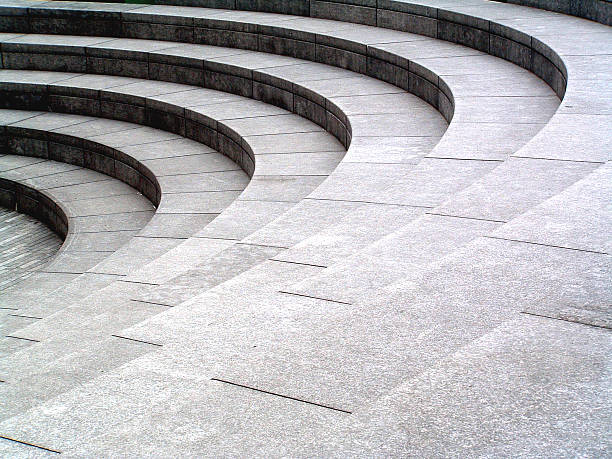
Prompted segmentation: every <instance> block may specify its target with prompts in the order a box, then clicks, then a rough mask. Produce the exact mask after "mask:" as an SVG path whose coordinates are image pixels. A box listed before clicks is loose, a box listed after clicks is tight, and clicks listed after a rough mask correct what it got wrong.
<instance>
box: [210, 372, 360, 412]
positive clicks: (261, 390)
mask: <svg viewBox="0 0 612 459" xmlns="http://www.w3.org/2000/svg"><path fill="white" fill-rule="evenodd" d="M210 380H211V381H217V382H221V383H224V384H229V385H231V386H236V387H242V388H244V389H249V390H254V391H256V392H261V393H262V394H268V395H274V396H275V397H281V398H286V399H289V400H295V401H296V402H302V403H307V404H308V405H314V406H320V407H321V408H327V409H328V410H333V411H340V412H341V413H346V414H351V411H347V410H343V409H341V408H335V407H333V406H329V405H323V404H321V403H316V402H310V401H308V400H303V399H301V398H296V397H291V396H289V395H283V394H277V393H275V392H270V391H267V390H263V389H257V388H256V387H251V386H245V385H244V384H238V383H235V382H232V381H226V380H224V379H219V378H210Z"/></svg>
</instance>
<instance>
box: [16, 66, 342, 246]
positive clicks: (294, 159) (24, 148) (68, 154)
mask: <svg viewBox="0 0 612 459" xmlns="http://www.w3.org/2000/svg"><path fill="white" fill-rule="evenodd" d="M32 73H33V74H35V73H36V72H32ZM30 76H32V75H30ZM46 77H49V75H48V74H46ZM55 78H57V79H62V76H61V74H58V76H57V77H55ZM43 80H44V78H43ZM120 82H121V83H124V84H126V85H128V87H129V84H130V83H137V82H141V83H142V80H135V79H130V78H125V79H122V81H120ZM114 83H118V81H117V79H115V80H114ZM58 84H60V83H58ZM164 84H166V85H167V86H168V88H167V89H169V90H170V91H177V92H180V90H189V89H191V90H193V89H194V88H192V87H189V86H183V85H173V84H170V83H163V84H162V85H160V86H163V85H164ZM16 86H17V87H18V88H21V84H20V83H17V84H16ZM94 86H95V85H94ZM37 88H38V89H39V90H40V91H36V92H38V95H40V93H41V92H43V93H44V91H45V90H46V88H47V86H46V85H45V84H42V83H41V84H39V85H38V86H37ZM63 89H64V92H63V94H64V96H66V93H68V94H72V93H71V92H70V91H75V92H76V93H78V95H82V94H83V92H87V91H86V89H85V88H83V87H80V88H78V87H77V88H74V87H69V86H65V87H63ZM158 89H159V88H158ZM98 92H99V91H97V90H93V89H92V90H90V93H91V94H98ZM160 92H161V93H165V91H164V90H163V89H160ZM14 94H17V100H19V104H17V105H21V108H24V107H23V105H24V103H25V105H26V106H28V107H29V106H30V105H29V103H28V101H29V100H30V99H29V96H28V95H27V93H26V95H25V96H24V99H21V98H20V97H19V94H20V92H19V91H16V92H15V93H14ZM114 94H115V95H118V96H121V97H125V98H128V99H130V100H133V99H136V100H139V101H141V102H142V104H145V102H146V104H147V106H148V105H149V104H154V103H155V102H158V101H156V100H154V96H153V97H152V98H146V97H137V96H134V95H131V94H130V93H129V91H128V92H127V93H125V94H123V93H121V89H120V88H118V89H116V90H115V91H114ZM199 95H200V96H202V94H201V90H200V94H199ZM206 95H210V96H211V97H213V96H214V95H216V96H217V97H219V96H221V98H222V99H223V98H227V95H224V93H219V92H218V91H209V92H206V93H205V94H204V95H203V96H206ZM66 98H67V99H70V96H66ZM12 100H13V99H12V98H11V97H7V98H6V99H5V101H6V102H7V104H9V105H11V104H10V102H11V101H12ZM121 100H122V99H121ZM236 100H237V101H238V103H239V102H240V100H242V98H240V97H237V98H236ZM116 101H117V100H115V102H116ZM201 102H205V100H202V101H201ZM96 103H97V102H96V101H95V100H94V101H92V100H86V103H84V104H69V105H70V107H72V108H74V107H76V109H74V110H69V111H71V112H72V113H74V112H76V113H79V108H80V107H83V106H85V107H87V106H91V105H92V104H96ZM257 104H261V105H262V106H263V107H262V108H265V104H264V103H263V102H257ZM161 105H162V106H163V107H164V110H168V112H164V113H167V114H169V115H170V116H174V115H176V113H181V114H182V113H183V111H184V109H183V108H182V107H180V106H178V105H173V104H164V103H161ZM35 106H36V107H37V108H39V109H40V108H43V109H45V108H47V109H48V107H46V106H45V105H44V104H43V105H40V104H39V105H36V104H35ZM126 106H127V109H128V110H132V109H134V110H136V109H139V108H141V109H142V107H131V106H129V104H127V105H125V104H124V106H123V109H126ZM204 107H206V105H204ZM247 108H248V107H247ZM250 108H251V109H252V110H253V109H255V110H257V109H258V108H259V107H257V106H255V107H252V106H251V107H250ZM265 111H266V110H264V112H265ZM279 111H280V112H281V113H282V110H278V109H277V110H275V111H274V113H275V114H278V112H279ZM122 113H123V112H122ZM148 115H151V113H150V112H149V113H148ZM157 116H159V114H158V115H157ZM162 116H163V115H162ZM176 116H178V115H176ZM203 117H204V118H206V120H207V124H211V123H212V124H213V125H214V126H215V127H218V128H219V130H221V129H223V133H219V132H218V131H216V130H213V129H210V128H209V129H208V131H209V132H213V133H214V135H207V136H205V137H206V139H204V143H210V144H211V145H215V146H216V147H217V148H218V149H220V150H221V151H224V152H226V154H227V153H228V152H229V154H227V155H228V156H230V157H232V158H233V159H235V160H236V161H237V162H240V159H241V158H245V154H247V155H248V154H253V153H252V152H253V150H252V149H251V148H250V146H249V145H248V141H247V140H245V139H243V137H242V135H241V134H240V133H239V132H237V131H235V130H233V129H232V128H230V127H229V126H227V125H226V124H224V123H223V122H219V123H217V120H215V119H214V117H207V116H203ZM147 118H148V119H151V118H153V117H152V116H148V117H147ZM180 120H181V121H182V122H183V123H184V119H183V118H180ZM276 121H277V123H278V122H281V125H282V122H283V120H282V119H276ZM231 122H232V120H231V119H230V120H228V123H231ZM306 123H307V122H306ZM26 124H27V122H26ZM174 125H175V124H173V126H174ZM289 127H290V129H289V130H288V132H293V130H296V127H295V126H289ZM205 129H206V128H205V127H201V126H195V127H194V131H196V132H197V131H203V130H205ZM317 129H318V130H320V131H323V130H322V129H320V128H318V127H317ZM281 130H282V129H281ZM298 131H301V130H298ZM306 131H312V132H311V134H316V132H315V130H309V129H306ZM181 132H182V131H181ZM224 134H227V136H231V137H232V138H233V139H234V140H235V142H234V141H233V140H230V139H229V137H226V136H225V135H224ZM250 134H252V132H251V133H250ZM245 135H247V134H245ZM288 135H294V136H297V137H298V138H299V136H301V135H302V136H308V135H309V132H305V133H303V134H300V132H297V133H296V134H288ZM219 137H221V139H222V140H221V141H219V142H217V139H218V138H219ZM330 138H333V137H331V136H330ZM211 139H212V141H211ZM110 140H111V142H112V139H110ZM198 140H200V141H201V140H202V139H200V138H199V139H198ZM294 140H295V139H294ZM5 142H6V144H7V151H8V152H10V153H13V154H15V153H16V154H25V155H35V156H39V157H40V156H42V157H47V156H49V157H50V158H52V159H55V160H62V161H66V162H69V163H73V164H78V165H85V166H88V167H91V168H93V169H96V170H101V171H102V172H105V173H108V174H111V175H112V174H113V173H114V171H115V170H118V171H122V170H123V169H124V167H121V168H120V167H115V166H114V165H113V164H112V163H110V164H109V162H108V161H104V160H96V161H93V160H91V159H89V160H88V161H86V160H87V157H85V160H84V159H83V155H79V153H78V151H79V150H81V149H83V147H89V148H92V149H94V150H96V153H98V152H97V149H100V148H101V149H102V152H101V154H102V156H103V157H105V156H106V155H108V148H109V146H108V145H104V146H102V147H100V146H98V145H97V143H96V142H92V141H89V140H88V139H79V138H76V137H73V136H66V135H64V134H60V133H57V132H46V131H42V130H40V129H29V128H26V127H22V126H7V127H6V128H5ZM321 142H323V139H319V141H318V143H320V144H321ZM239 143H242V144H244V145H245V146H247V148H249V150H248V153H245V151H244V150H239V148H240V146H239ZM91 145H93V146H91ZM228 145H231V149H230V148H228V147H227V146H228ZM322 145H323V144H321V145H320V146H319V148H320V149H322V150H324V151H326V152H328V153H327V156H330V155H332V154H333V155H336V156H338V159H340V158H341V156H342V155H343V153H344V149H343V147H342V146H341V145H340V144H334V145H328V144H326V145H325V147H323V146H322ZM169 147H171V145H169ZM75 149H76V151H75ZM290 150H291V149H290ZM110 151H111V152H112V155H113V156H114V157H118V158H119V160H125V159H126V158H127V160H128V161H129V166H128V167H130V166H134V167H135V168H138V167H139V162H138V161H137V160H135V159H134V158H132V157H131V156H130V155H126V154H125V153H124V152H122V151H121V149H120V148H119V149H116V148H112V147H110ZM308 151H310V150H308ZM279 152H280V153H291V152H292V151H285V150H282V151H280V150H279ZM236 153H237V154H236ZM174 154H179V155H180V154H181V153H180V152H175V153H174ZM246 157H247V158H248V156H246ZM298 157H299V155H295V154H294V155H291V154H283V163H284V164H285V165H287V166H288V167H289V169H290V171H288V172H287V173H288V174H289V175H294V176H295V175H304V174H306V175H311V174H310V173H307V172H308V171H306V170H304V168H306V169H308V170H309V171H312V172H311V173H315V169H316V167H315V166H310V165H309V164H307V163H305V162H304V161H299V160H298ZM327 162H329V161H327ZM243 164H244V162H243ZM248 164H251V168H252V165H253V161H251V162H250V163H248ZM321 167H323V168H324V169H325V171H324V172H325V174H328V173H329V172H331V169H330V167H331V166H329V167H328V166H325V165H322V166H321ZM300 171H302V172H300ZM260 172H261V175H269V174H273V173H274V172H273V171H271V170H270V168H266V167H261V168H260ZM145 173H147V176H145V179H147V177H151V178H153V179H155V172H153V173H151V172H150V171H149V170H148V169H146V168H145ZM121 178H122V179H124V180H126V178H125V177H123V174H122V176H121ZM128 178H129V177H128ZM128 182H130V183H131V184H137V183H140V182H142V180H140V181H139V182H137V183H134V180H128ZM144 183H147V182H144ZM155 183H156V184H157V181H156V182H155ZM287 186H289V185H287ZM277 188H278V187H277ZM302 188H304V187H302ZM147 189H148V190H151V187H150V186H149V187H145V188H144V191H146V190H147ZM305 190H306V192H309V190H308V187H307V186H306V188H305ZM154 191H155V192H153V190H151V192H150V193H149V196H150V197H151V199H152V200H153V201H154V202H155V203H159V201H160V199H161V200H162V204H163V189H160V188H156V189H155V190H154ZM276 191H277V193H279V195H280V191H279V190H276ZM290 191H291V190H287V192H290ZM302 192H304V190H302ZM295 194H296V193H293V195H295ZM298 194H299V193H298ZM169 210H170V211H171V209H167V208H166V209H165V211H166V212H167V211H169ZM200 229H201V228H200ZM148 235H149V236H150V234H148ZM159 236H160V237H163V236H164V234H161V233H160V234H159Z"/></svg>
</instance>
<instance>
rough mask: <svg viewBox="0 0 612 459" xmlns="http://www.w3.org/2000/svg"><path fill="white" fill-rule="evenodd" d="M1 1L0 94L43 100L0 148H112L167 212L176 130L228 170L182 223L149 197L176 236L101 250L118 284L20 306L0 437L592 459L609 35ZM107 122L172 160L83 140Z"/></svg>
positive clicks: (205, 451) (83, 449) (435, 18)
mask: <svg viewBox="0 0 612 459" xmlns="http://www.w3.org/2000/svg"><path fill="white" fill-rule="evenodd" d="M172 1H173V0H168V1H166V0H164V3H169V2H172ZM186 1H189V0H186ZM517 1H522V0H517ZM1 3H2V5H3V6H0V28H1V30H2V31H4V32H5V33H3V34H2V36H0V52H1V53H2V66H3V68H4V69H3V70H0V103H1V104H2V107H4V108H6V109H13V110H14V109H20V110H32V111H33V110H39V111H52V112H63V113H47V114H44V115H39V116H37V117H34V118H31V119H30V120H27V119H26V120H24V121H22V122H19V123H15V122H12V124H11V123H7V124H9V125H8V126H7V127H6V128H5V130H4V131H3V133H4V135H5V137H6V136H8V141H7V143H6V144H4V145H6V146H5V147H4V148H5V151H7V152H10V153H11V154H24V153H25V154H27V153H26V152H27V151H28V149H29V150H30V151H33V150H32V149H33V148H34V150H36V148H39V149H40V148H43V147H41V145H42V144H41V143H40V140H42V141H43V144H44V142H46V145H47V147H46V148H47V150H45V151H47V152H50V151H52V150H53V149H52V148H50V145H51V143H52V142H54V141H55V139H56V138H58V137H57V136H58V135H61V136H73V137H78V138H81V140H79V145H82V144H83V142H92V141H94V142H100V141H102V140H104V142H107V143H108V147H109V148H111V147H112V148H114V149H115V150H117V151H122V152H124V153H125V154H126V155H132V156H134V157H135V158H136V159H138V160H139V161H140V162H141V163H142V164H144V165H146V166H147V169H148V170H150V171H151V173H152V174H153V176H154V177H156V179H157V183H158V185H159V187H160V188H161V192H157V191H156V192H155V193H151V192H149V194H148V196H150V197H151V198H152V200H153V202H156V203H157V202H160V205H159V207H158V209H157V214H160V216H161V214H163V213H164V212H163V209H164V206H166V205H168V206H173V205H174V206H179V207H180V206H184V205H187V204H186V203H190V202H191V201H189V200H188V199H185V198H184V197H183V198H181V199H178V200H173V199H172V198H171V196H172V195H173V193H172V192H169V193H163V191H164V187H170V188H172V187H173V186H177V184H176V183H175V182H174V181H168V180H166V179H164V172H167V171H168V168H169V169H171V170H174V168H176V167H178V168H185V169H181V171H183V172H184V173H185V175H187V173H188V171H189V168H192V167H193V165H192V164H191V163H189V160H188V159H187V158H189V157H190V156H189V155H188V154H185V153H186V152H187V151H189V148H191V147H190V145H192V146H193V145H197V148H198V149H199V148H208V147H204V146H202V143H204V144H207V145H209V146H210V147H212V148H213V149H215V150H216V151H218V152H219V153H220V154H224V155H226V156H228V157H229V159H228V158H223V160H225V161H227V162H228V164H229V163H231V164H232V165H234V168H233V169H232V170H231V171H230V173H232V174H241V177H242V179H241V180H242V181H241V182H240V183H242V186H243V187H246V188H245V189H244V191H243V192H242V193H239V192H238V193H237V194H239V195H237V196H234V195H232V196H231V199H230V200H228V201H223V200H221V201H214V202H213V201H212V200H205V201H202V205H213V206H219V205H221V206H222V207H224V209H222V211H221V210H220V213H219V215H217V216H216V217H215V218H214V219H213V220H212V221H209V222H201V221H198V222H194V223H193V224H186V225H185V227H186V228H188V230H186V231H182V230H181V231H180V235H178V236H172V237H170V236H169V234H172V232H173V231H175V229H176V228H182V227H183V225H182V224H175V223H176V222H174V221H173V220H165V221H163V222H157V224H155V223H154V222H155V219H156V218H157V217H158V215H157V214H156V215H155V217H154V218H153V219H152V220H151V223H150V224H149V225H147V226H151V225H152V226H151V227H152V228H154V230H155V234H156V235H157V236H160V240H163V239H168V240H170V239H172V240H173V241H174V242H171V243H170V245H168V246H163V247H162V246H161V245H159V246H158V245H157V244H156V243H155V242H154V238H153V237H151V234H150V233H149V234H148V236H149V237H150V239H151V245H150V247H151V248H154V249H155V253H151V256H150V257H148V258H146V260H145V259H144V258H142V257H143V254H144V253H146V250H142V249H139V248H137V247H131V249H130V250H131V251H130V252H125V251H122V250H123V248H121V249H119V250H118V251H117V252H115V254H114V255H113V257H114V258H113V257H110V258H113V260H112V263H111V265H108V266H111V268H113V267H114V268H113V269H115V268H117V269H121V270H122V271H121V274H123V275H122V277H121V279H119V280H117V279H113V281H110V280H109V281H107V280H104V281H100V283H99V284H95V285H94V284H93V283H91V284H83V282H84V277H83V276H80V277H79V278H78V279H74V280H70V279H69V282H67V283H66V284H65V285H61V284H62V282H61V281H60V280H55V281H49V282H50V283H53V282H55V284H54V286H51V284H49V285H50V286H49V288H48V290H45V291H48V292H50V294H49V295H45V296H44V298H42V297H41V296H40V295H38V296H36V301H32V298H34V297H32V296H28V295H30V294H31V293H28V292H27V289H26V291H24V292H20V294H19V295H13V296H11V297H10V299H11V301H20V303H19V311H18V312H19V314H21V315H30V316H32V317H34V316H36V317H41V319H39V320H36V321H35V323H31V324H29V325H27V326H24V327H21V328H19V329H16V330H15V331H14V334H15V336H18V337H20V338H25V339H24V340H23V342H24V343H27V346H24V347H22V348H21V349H11V350H9V352H7V353H6V358H4V359H3V360H2V361H1V362H0V379H1V380H3V381H4V382H3V383H0V398H2V399H3V400H7V403H4V404H0V405H1V407H0V410H2V411H1V412H0V416H1V417H2V420H1V421H0V437H1V438H0V452H1V453H2V454H5V455H7V456H23V457H29V456H31V455H36V454H40V455H42V454H47V453H48V454H50V455H53V454H57V453H58V452H61V453H65V454H68V455H71V456H78V457H101V456H102V457H104V456H108V455H116V456H141V457H151V456H155V457H174V456H176V455H181V456H186V457H201V456H213V455H214V456H219V455H222V456H244V455H249V456H266V457H270V456H272V457H276V456H308V457H312V456H319V457H320V456H324V457H336V456H341V457H346V456H356V457H360V456H416V457H438V456H444V457H448V456H453V457H465V456H485V457H490V456H530V457H531V456H569V455H571V456H606V455H609V452H610V451H611V450H612V445H610V442H609V441H607V438H608V437H609V435H608V430H609V419H610V415H612V413H611V412H610V403H609V402H610V399H609V396H608V395H607V394H608V392H609V391H608V387H609V386H610V375H609V372H608V371H607V370H606V368H607V366H609V355H610V354H611V353H612V340H610V328H611V327H612V322H611V319H610V317H611V315H610V310H609V305H610V304H612V290H611V289H610V274H611V272H612V260H611V257H610V250H611V248H612V246H611V245H610V238H609V234H610V228H612V211H611V210H610V204H609V196H610V194H611V192H612V189H611V186H612V173H611V172H612V169H611V168H610V152H611V151H612V148H611V144H610V137H609V134H608V132H609V131H610V126H611V125H612V119H611V116H612V113H611V111H610V98H609V97H607V95H609V94H608V93H609V86H610V81H611V80H610V75H609V67H610V62H611V60H610V47H611V45H612V33H611V32H610V29H609V28H608V27H606V26H605V25H603V24H598V23H594V22H590V21H586V20H584V19H579V18H576V17H569V16H564V15H561V14H557V13H552V12H550V11H544V10H538V9H534V8H527V7H522V6H517V5H512V4H505V3H497V2H491V1H488V0H467V1H462V0H415V1H395V0H389V1H386V0H385V1H382V0H378V1H374V0H338V1H336V0H328V1H319V0H310V1H308V0H283V1H263V0H261V1H243V0H204V1H203V2H198V6H208V7H215V8H201V7H195V8H191V7H179V6H167V5H158V6H148V5H134V4H129V5H128V4H101V3H89V4H83V3H72V2H71V3H61V2H47V3H40V2H18V3H16V2H12V1H11V0H3V1H2V2H1ZM548 3H550V2H540V1H539V0H534V1H533V2H530V4H538V5H543V6H548ZM561 3H563V5H558V7H562V8H566V11H569V12H571V13H573V14H576V15H583V16H587V17H591V18H594V19H597V20H598V21H600V22H601V23H609V22H610V15H609V12H608V10H609V5H607V4H600V3H598V2H596V1H588V2H573V1H572V2H561ZM222 8H225V9H222ZM242 10H250V11H242ZM253 10H257V11H253ZM278 13H282V14H278ZM33 32H35V33H33ZM68 72H71V73H68ZM186 85H187V86H186ZM409 93H411V94H409ZM200 97H201V98H202V100H207V101H208V102H206V103H203V104H201V103H200V102H201V101H200V99H199V98H200ZM560 100H561V102H560V103H559V101H560ZM428 104H429V105H428ZM5 112H6V113H7V114H8V113H9V111H8V110H6V111H5ZM10 113H15V112H10ZM35 113H39V112H35ZM7 116H8V115H7ZM75 116H78V117H86V116H93V117H96V118H95V119H89V121H87V122H83V123H81V124H79V125H75V126H76V128H71V126H66V127H64V128H59V129H57V128H53V129H50V128H49V126H48V125H47V126H46V127H44V126H41V125H38V126H37V124H36V123H37V122H36V120H37V118H39V120H42V119H43V117H47V120H48V123H49V122H51V121H52V120H53V119H64V120H65V119H67V117H75ZM62 117H63V118H62ZM101 118H105V119H101ZM126 121H130V122H136V123H138V124H140V125H142V126H144V127H136V128H135V129H133V130H132V131H133V132H134V133H136V132H137V131H138V132H144V131H147V132H152V131H153V130H154V131H155V132H158V133H159V135H160V136H170V137H169V138H168V140H167V141H165V142H159V143H160V144H161V143H164V146H165V144H170V143H171V142H176V143H177V145H178V146H177V148H176V150H173V155H174V156H173V157H175V158H176V161H175V162H173V163H172V165H168V164H162V163H161V162H159V163H155V161H158V160H159V159H161V158H159V156H157V157H156V158H151V157H149V156H147V155H151V154H153V155H158V154H163V153H162V150H161V149H160V150H153V151H152V150H151V149H150V148H149V147H148V146H147V145H150V144H148V143H143V142H142V141H140V142H139V145H132V144H131V143H130V142H132V141H133V139H131V138H127V139H126V138H125V137H121V136H120V135H119V134H117V133H114V132H109V133H107V134H105V135H98V136H94V137H93V139H94V140H92V138H90V136H88V135H87V132H88V131H87V130H86V127H87V126H88V125H89V126H102V125H105V126H109V125H110V124H112V123H125V122H126ZM447 122H448V125H447ZM88 123H89V124H88ZM21 124H23V125H22V126H21ZM78 126H81V127H82V128H81V127H78ZM77 129H78V131H79V132H75V130H77ZM149 130H150V131H149ZM41 132H42V133H43V134H41ZM128 132H129V131H128ZM24 133H25V134H24ZM41 136H42V138H41ZM174 136H176V137H174ZM96 138H97V140H95V139H96ZM104 142H102V143H104ZM160 148H161V147H160ZM194 148H196V147H195V146H194ZM181 152H183V154H181ZM219 153H212V152H211V153H209V154H210V155H213V154H214V155H218V156H219V157H221V156H220V155H219ZM345 153H346V154H345ZM114 155H115V156H116V155H117V153H114ZM139 155H144V157H141V156H139ZM5 158H6V157H5ZM58 158H59V156H58ZM145 158H147V159H145ZM61 159H63V160H64V161H67V162H69V163H70V162H71V156H70V155H69V154H64V155H63V156H62V157H61ZM232 159H233V160H234V161H235V162H233V161H231V160H232ZM0 160H2V158H0ZM20 160H22V161H23V160H31V158H23V157H21V158H20ZM88 164H90V165H91V164H95V163H93V162H91V161H90V162H89V163H88ZM236 164H239V165H240V168H241V169H242V170H239V166H237V165H236ZM83 165H84V164H83ZM154 165H156V166H157V167H154ZM243 171H245V172H246V173H247V174H248V175H249V176H252V177H251V179H250V181H248V184H247V177H246V175H244V174H243ZM147 177H148V176H147ZM151 182H152V183H153V181H152V180H151ZM225 183H229V182H225ZM183 185H184V186H189V187H195V188H194V190H195V189H198V190H200V191H203V190H202V189H201V188H199V187H200V186H201V183H200V182H199V180H198V181H191V182H189V183H187V182H185V183H184V184H183ZM183 185H181V186H183ZM209 185H210V186H217V185H215V184H213V183H212V182H206V185H205V188H206V191H210V188H207V187H208V186H209ZM141 189H142V190H143V192H145V191H146V189H145V188H141ZM215 190H217V189H216V188H215ZM178 193H179V194H185V195H186V194H187V192H186V190H184V189H181V191H180V192H178ZM234 193H236V192H234ZM167 198H170V199H168V200H167V201H164V200H165V199H167ZM156 199H157V200H156ZM160 200H161V201H160ZM198 202H199V201H198ZM204 203H205V204H204ZM189 205H191V204H189ZM190 209H191V208H190ZM215 213H217V212H215ZM143 231H144V232H143V233H142V234H147V233H146V230H143ZM134 239H136V238H134ZM128 246H129V244H128ZM126 255H127V256H126ZM110 258H109V259H110ZM113 263H114V264H113ZM124 263H127V264H124ZM128 265H129V268H127V267H126V266H128ZM100 266H103V264H101V265H100ZM96 269H98V268H96ZM104 272H105V273H106V271H104ZM27 282H28V281H26V282H24V285H26V286H27V285H31V284H27ZM82 285H89V286H91V288H88V289H87V290H85V291H83V289H81V290H79V286H82ZM45 288H46V287H45ZM30 292H31V291H30Z"/></svg>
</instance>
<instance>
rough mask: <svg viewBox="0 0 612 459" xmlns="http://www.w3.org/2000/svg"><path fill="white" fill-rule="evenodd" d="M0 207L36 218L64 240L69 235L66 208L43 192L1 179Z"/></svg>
mask: <svg viewBox="0 0 612 459" xmlns="http://www.w3.org/2000/svg"><path fill="white" fill-rule="evenodd" d="M0 207H4V208H6V209H10V210H15V211H17V212H20V213H23V214H26V215H29V216H30V217H33V218H35V219H36V220H38V221H40V222H42V223H44V224H45V225H47V226H48V227H49V228H51V229H52V230H53V231H54V232H55V233H57V234H58V236H59V237H60V238H61V239H62V240H64V239H66V236H67V235H68V227H69V223H68V215H67V212H66V210H65V209H64V206H62V204H61V202H58V201H57V200H55V199H53V198H52V197H51V196H50V195H49V194H48V193H46V192H45V191H43V190H37V189H35V188H32V187H30V186H28V185H26V184H23V183H19V182H16V181H13V180H8V179H6V178H3V177H0Z"/></svg>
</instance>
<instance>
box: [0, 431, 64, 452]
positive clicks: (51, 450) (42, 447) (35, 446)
mask: <svg viewBox="0 0 612 459" xmlns="http://www.w3.org/2000/svg"><path fill="white" fill-rule="evenodd" d="M0 438H2V439H4V440H8V441H13V442H15V443H19V444H21V445H26V446H31V447H32V448H38V449H42V450H44V451H49V452H50V453H55V454H62V452H61V451H57V450H55V449H51V448H46V447H44V446H40V445H35V444H34V443H29V442H27V441H21V440H16V439H14V438H11V437H7V436H5V435H0Z"/></svg>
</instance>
